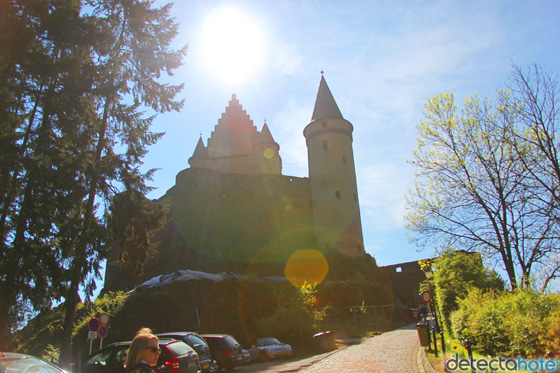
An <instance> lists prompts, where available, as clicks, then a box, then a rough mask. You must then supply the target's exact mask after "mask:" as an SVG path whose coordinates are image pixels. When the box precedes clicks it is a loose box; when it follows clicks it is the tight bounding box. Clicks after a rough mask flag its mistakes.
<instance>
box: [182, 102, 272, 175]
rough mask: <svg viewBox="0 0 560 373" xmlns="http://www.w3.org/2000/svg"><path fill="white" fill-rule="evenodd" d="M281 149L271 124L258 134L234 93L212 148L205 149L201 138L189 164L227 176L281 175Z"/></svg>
mask: <svg viewBox="0 0 560 373" xmlns="http://www.w3.org/2000/svg"><path fill="white" fill-rule="evenodd" d="M279 150H280V146H279V145H278V143H277V142H276V141H274V139H273V137H272V134H271V133H270V130H269V129H268V126H267V124H266V123H265V124H264V125H263V128H262V130H261V131H260V132H259V131H257V128H256V127H255V126H254V125H253V121H252V120H251V118H250V117H249V115H248V114H247V112H246V111H245V110H244V109H243V107H242V106H241V104H240V103H239V100H238V99H237V98H236V97H235V94H234V95H233V96H232V98H231V100H230V102H229V105H228V106H227V107H226V111H225V112H224V113H222V117H221V118H220V119H219V120H218V124H217V125H216V126H215V128H214V131H212V134H211V135H210V138H209V139H208V146H207V147H205V146H204V142H203V141H202V138H200V139H199V140H198V144H197V145H196V148H195V151H194V153H193V155H192V157H191V158H190V159H189V164H190V165H191V167H193V168H205V169H210V170H216V171H220V172H223V173H226V174H227V173H235V174H243V175H253V176H258V175H263V174H272V175H280V174H281V173H282V159H281V158H280V154H279Z"/></svg>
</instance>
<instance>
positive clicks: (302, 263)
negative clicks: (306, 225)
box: [284, 249, 329, 287]
mask: <svg viewBox="0 0 560 373" xmlns="http://www.w3.org/2000/svg"><path fill="white" fill-rule="evenodd" d="M328 272H329V264H328V262H327V259H325V257H324V256H323V254H322V253H321V252H320V251H318V250H313V249H304V250H298V251H296V252H295V253H293V254H292V256H290V259H288V262H287V263H286V267H285V270H284V273H285V275H286V278H287V279H288V280H289V281H290V282H291V283H292V284H293V285H294V286H297V287H303V286H306V285H314V284H318V283H320V282H321V281H323V279H324V278H325V276H326V275H327V273H328Z"/></svg>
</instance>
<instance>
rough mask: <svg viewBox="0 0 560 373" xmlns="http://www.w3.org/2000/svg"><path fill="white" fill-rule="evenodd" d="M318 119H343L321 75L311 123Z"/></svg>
mask: <svg viewBox="0 0 560 373" xmlns="http://www.w3.org/2000/svg"><path fill="white" fill-rule="evenodd" d="M320 119H344V118H343V117H342V113H341V112H340V109H339V108H338V105H337V104H336V101H335V100H334V97H333V95H332V93H331V90H330V89H329V86H328V85H327V81H326V80H325V77H324V76H323V75H321V83H319V91H318V92H317V99H316V100H315V108H314V109H313V116H312V117H311V121H314V120H320Z"/></svg>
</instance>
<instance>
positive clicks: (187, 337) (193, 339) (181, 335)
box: [157, 332, 218, 373]
mask: <svg viewBox="0 0 560 373" xmlns="http://www.w3.org/2000/svg"><path fill="white" fill-rule="evenodd" d="M157 336H158V338H173V339H176V340H178V341H183V342H185V343H186V344H188V345H189V346H190V347H191V348H193V349H194V350H195V351H196V353H197V354H198V364H199V365H200V369H201V370H202V371H203V372H205V373H214V372H217V371H218V362H217V361H216V360H214V359H213V358H212V354H211V353H210V347H208V344H207V343H206V341H205V340H204V339H203V338H202V337H201V336H200V335H198V333H196V332H170V333H160V334H158V335H157Z"/></svg>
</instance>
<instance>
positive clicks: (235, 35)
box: [202, 7, 264, 84]
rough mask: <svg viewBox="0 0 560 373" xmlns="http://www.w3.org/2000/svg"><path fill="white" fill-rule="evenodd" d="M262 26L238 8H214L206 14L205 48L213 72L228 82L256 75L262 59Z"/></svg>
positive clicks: (203, 40)
mask: <svg viewBox="0 0 560 373" xmlns="http://www.w3.org/2000/svg"><path fill="white" fill-rule="evenodd" d="M262 35H263V30H262V27H260V26H259V23H258V22H257V21H256V20H254V19H252V18H251V17H250V15H248V14H246V13H243V12H241V11H240V10H239V9H237V8H233V7H224V8H218V9H214V10H213V11H212V12H211V13H210V14H209V15H208V17H207V18H206V20H205V22H204V28H203V35H202V36H203V38H202V48H203V56H204V63H205V65H206V67H207V68H208V69H210V72H211V73H212V74H214V75H216V76H217V77H219V78H220V79H222V80H223V81H224V83H228V84H237V83H240V82H243V81H245V80H247V79H248V78H249V77H250V76H251V75H254V73H255V72H256V70H257V68H258V67H259V65H260V63H261V60H262V52H263V48H264V45H263V37H262Z"/></svg>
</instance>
